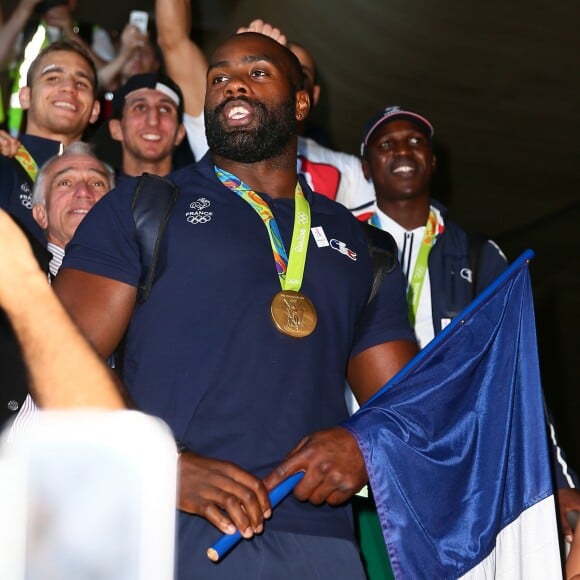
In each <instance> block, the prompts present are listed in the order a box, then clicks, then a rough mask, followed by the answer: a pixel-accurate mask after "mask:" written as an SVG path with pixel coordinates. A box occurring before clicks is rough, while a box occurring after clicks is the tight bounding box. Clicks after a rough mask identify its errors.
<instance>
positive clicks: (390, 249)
mask: <svg viewBox="0 0 580 580" xmlns="http://www.w3.org/2000/svg"><path fill="white" fill-rule="evenodd" d="M359 223H360V224H361V226H362V227H363V228H364V230H365V234H366V237H367V246H368V248H369V254H370V255H371V259H372V261H373V268H374V277H373V286H372V288H371V292H370V294H369V298H368V300H367V304H369V303H370V301H371V300H372V299H373V298H374V297H375V296H376V295H377V292H378V291H379V290H380V288H381V284H382V283H383V279H384V278H385V276H386V275H387V274H388V273H389V272H392V271H393V270H394V269H395V266H396V265H397V244H396V242H395V239H394V238H393V236H391V234H389V233H388V232H385V231H383V230H381V229H379V228H377V227H375V226H373V225H371V224H368V223H366V222H359Z"/></svg>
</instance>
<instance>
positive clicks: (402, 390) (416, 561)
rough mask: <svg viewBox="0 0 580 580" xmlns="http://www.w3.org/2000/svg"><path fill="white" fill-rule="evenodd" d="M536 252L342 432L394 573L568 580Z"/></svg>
mask: <svg viewBox="0 0 580 580" xmlns="http://www.w3.org/2000/svg"><path fill="white" fill-rule="evenodd" d="M532 257H533V252H531V251H527V252H525V253H524V254H522V256H521V257H520V258H519V259H518V260H517V261H516V262H514V263H513V264H512V265H511V266H510V268H508V270H506V272H504V274H503V275H501V276H500V277H499V278H498V279H497V280H496V281H495V282H494V283H493V284H492V285H491V286H490V287H489V288H488V289H487V290H486V291H485V292H484V293H482V294H481V295H480V296H479V297H478V298H476V300H475V301H474V302H472V304H470V306H469V307H468V308H466V309H465V310H464V312H463V313H462V314H461V315H459V316H458V317H457V318H456V319H454V320H453V321H452V322H451V323H450V324H449V325H448V326H447V327H446V328H445V329H444V330H443V331H442V332H441V333H440V334H439V335H438V336H437V337H436V338H435V339H434V340H433V341H431V342H430V343H429V344H428V345H427V346H426V347H425V348H424V349H423V350H422V351H421V352H420V353H419V354H418V355H417V356H416V357H415V358H414V359H413V360H412V361H411V362H410V363H409V364H408V365H407V366H406V367H405V368H404V369H402V370H401V371H400V372H399V373H398V374H397V375H396V376H395V377H394V378H393V379H392V380H391V381H389V383H387V384H386V385H385V387H383V389H382V390H381V391H379V392H378V393H377V394H376V395H375V396H374V397H372V398H371V399H370V400H369V401H368V402H367V403H366V404H365V405H363V406H362V407H361V409H360V410H359V411H358V412H357V413H355V414H354V415H353V416H352V417H351V418H350V419H349V420H348V421H347V422H345V424H344V426H345V427H346V428H347V429H348V430H349V431H350V432H351V433H352V434H353V435H354V436H355V438H356V439H357V442H358V445H359V447H360V448H361V450H362V453H363V455H364V458H365V462H366V467H367V471H368V474H369V481H370V485H371V488H372V491H373V494H374V498H375V501H376V504H377V510H378V515H379V519H380V521H381V526H382V530H383V534H384V538H385V542H386V545H387V549H388V552H389V558H390V560H391V566H392V569H393V572H394V574H395V577H396V578H397V579H400V578H410V579H413V580H418V579H421V578H429V579H434V578H436V579H446V578H468V579H476V578H477V579H479V578H485V579H491V578H502V579H506V580H507V579H509V580H512V579H517V578H522V579H526V580H535V579H538V580H546V579H551V578H561V577H562V568H561V561H560V550H559V542H558V530H557V523H556V508H555V502H554V496H553V492H554V490H553V484H552V478H551V471H550V455H549V450H548V439H547V433H546V426H545V425H546V423H545V418H544V406H543V397H542V388H541V382H540V373H539V365H538V353H537V343H536V328H535V318H534V311H533V299H532V291H531V284H530V277H529V267H528V264H529V261H530V259H531V258H532Z"/></svg>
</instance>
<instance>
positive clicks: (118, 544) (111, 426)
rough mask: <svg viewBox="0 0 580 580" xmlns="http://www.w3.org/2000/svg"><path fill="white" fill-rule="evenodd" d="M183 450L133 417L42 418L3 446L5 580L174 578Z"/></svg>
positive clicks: (0, 545) (1, 566)
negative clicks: (178, 482)
mask: <svg viewBox="0 0 580 580" xmlns="http://www.w3.org/2000/svg"><path fill="white" fill-rule="evenodd" d="M176 474H177V450H176V447H175V441H174V439H173V437H172V435H171V432H170V431H169V428H168V427H167V425H166V424H165V423H163V422H162V421H160V420H159V419H156V418H153V417H150V416H147V415H145V414H143V413H138V412H136V411H112V412H110V411H41V412H40V413H39V416H38V418H35V419H34V421H31V422H30V423H29V424H28V425H22V426H19V429H18V432H17V433H16V434H15V435H14V434H13V432H9V433H8V435H6V436H3V438H2V441H1V442H0V513H1V514H2V517H1V518H0V578H10V579H11V580H12V579H15V580H25V579H26V580H42V579H46V578H58V579H59V580H79V578H91V579H93V580H172V579H173V574H174V562H173V561H174V538H175V505H176V504H175V502H176Z"/></svg>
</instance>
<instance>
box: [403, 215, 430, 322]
mask: <svg viewBox="0 0 580 580" xmlns="http://www.w3.org/2000/svg"><path fill="white" fill-rule="evenodd" d="M436 227H437V216H436V215H435V212H434V211H430V212H429V218H428V219H427V225H426V226H425V233H424V234H423V239H422V240H421V246H420V247H419V254H418V255H417V261H416V262H415V267H414V268H413V275H412V276H411V280H410V281H409V288H408V289H407V303H408V304H409V322H410V323H411V326H413V325H414V324H415V318H416V316H417V308H418V307H419V299H420V298H421V290H422V289H423V282H424V281H425V276H426V275H427V268H428V259H429V252H430V251H431V248H432V247H433V244H434V243H435V238H436Z"/></svg>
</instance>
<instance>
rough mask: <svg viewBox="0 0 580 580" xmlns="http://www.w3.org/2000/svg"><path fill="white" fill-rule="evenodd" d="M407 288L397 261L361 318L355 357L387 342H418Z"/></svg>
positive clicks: (358, 326) (356, 331) (355, 341)
mask: <svg viewBox="0 0 580 580" xmlns="http://www.w3.org/2000/svg"><path fill="white" fill-rule="evenodd" d="M405 292H406V291H405V278H404V276H403V273H402V272H401V268H400V266H399V263H398V262H397V266H396V267H395V269H394V270H393V271H392V272H389V273H388V274H387V275H386V276H385V277H384V279H383V281H382V284H381V289H380V290H379V292H378V293H377V295H376V296H375V297H374V298H373V300H371V302H370V303H369V304H367V305H366V307H365V309H364V311H363V313H362V315H361V317H360V319H359V321H358V324H357V327H356V330H355V339H354V346H353V349H352V350H351V355H350V356H351V358H352V357H354V356H356V355H357V354H359V353H361V352H362V351H364V350H366V349H368V348H371V347H373V346H377V345H379V344H383V343H385V342H390V341H393V340H409V341H411V342H415V333H414V332H413V329H412V328H411V325H410V324H409V316H408V307H407V300H406V294H405Z"/></svg>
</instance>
